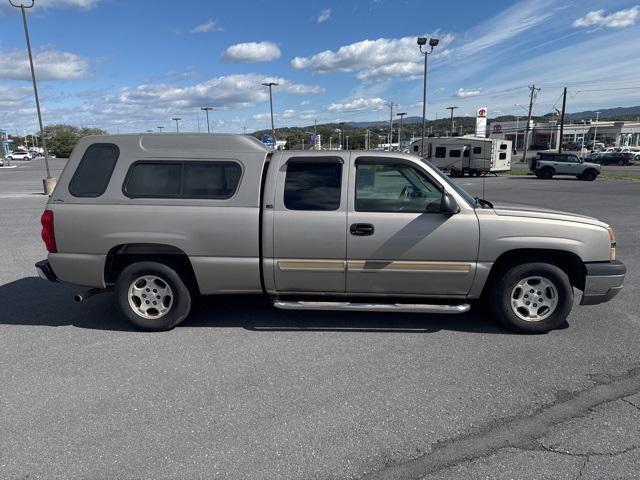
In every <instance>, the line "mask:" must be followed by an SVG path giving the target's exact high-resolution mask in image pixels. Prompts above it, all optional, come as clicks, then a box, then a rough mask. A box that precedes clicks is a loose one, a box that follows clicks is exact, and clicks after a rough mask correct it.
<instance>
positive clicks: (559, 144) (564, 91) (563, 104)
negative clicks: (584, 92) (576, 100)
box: [558, 87, 567, 153]
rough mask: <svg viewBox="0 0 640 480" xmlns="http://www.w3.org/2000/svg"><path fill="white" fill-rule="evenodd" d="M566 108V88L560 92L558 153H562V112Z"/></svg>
mask: <svg viewBox="0 0 640 480" xmlns="http://www.w3.org/2000/svg"><path fill="white" fill-rule="evenodd" d="M566 108H567V87H564V90H563V92H562V114H561V115H560V141H559V142H558V153H562V139H563V135H564V111H565V109H566Z"/></svg>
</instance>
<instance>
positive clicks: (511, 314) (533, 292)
mask: <svg viewBox="0 0 640 480" xmlns="http://www.w3.org/2000/svg"><path fill="white" fill-rule="evenodd" d="M491 288H492V291H491V293H492V295H491V297H490V298H491V309H492V311H493V313H494V315H495V316H496V317H497V318H498V320H499V321H500V323H502V325H504V326H505V327H506V328H508V329H510V330H513V331H515V332H520V333H546V332H548V331H550V330H553V329H555V328H558V327H560V326H561V325H562V324H564V323H565V321H566V318H567V316H568V315H569V313H570V312H571V307H572V306H573V287H572V286H571V282H570V281H569V277H568V276H567V274H566V273H565V272H564V271H563V270H562V269H560V268H558V267H556V266H555V265H551V264H549V263H525V264H522V265H516V266H514V267H511V268H510V269H508V270H507V271H506V272H504V273H503V274H502V275H501V276H500V277H499V279H498V280H497V281H496V282H495V283H494V284H493V285H492V287H491Z"/></svg>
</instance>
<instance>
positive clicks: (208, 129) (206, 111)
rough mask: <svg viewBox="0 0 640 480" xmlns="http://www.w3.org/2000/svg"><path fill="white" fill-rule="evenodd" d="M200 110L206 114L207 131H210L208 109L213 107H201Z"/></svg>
mask: <svg viewBox="0 0 640 480" xmlns="http://www.w3.org/2000/svg"><path fill="white" fill-rule="evenodd" d="M200 110H204V113H206V114H207V133H211V124H210V123H209V111H210V110H213V107H202V108H201V109H200Z"/></svg>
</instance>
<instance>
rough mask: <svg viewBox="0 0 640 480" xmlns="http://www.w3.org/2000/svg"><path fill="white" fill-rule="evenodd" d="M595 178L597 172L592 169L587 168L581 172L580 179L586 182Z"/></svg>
mask: <svg viewBox="0 0 640 480" xmlns="http://www.w3.org/2000/svg"><path fill="white" fill-rule="evenodd" d="M596 178H598V172H596V171H595V170H593V169H589V170H587V171H586V172H584V173H583V174H582V180H586V181H587V182H593V181H594V180H595V179H596Z"/></svg>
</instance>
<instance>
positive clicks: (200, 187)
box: [182, 163, 242, 199]
mask: <svg viewBox="0 0 640 480" xmlns="http://www.w3.org/2000/svg"><path fill="white" fill-rule="evenodd" d="M241 173H242V170H241V169H240V166H239V165H238V164H237V163H185V164H184V171H183V176H184V177H183V179H182V196H183V197H189V198H198V197H203V198H223V199H224V198H229V197H231V196H233V194H234V193H235V192H236V188H237V187H238V182H239V181H240V174H241Z"/></svg>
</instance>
